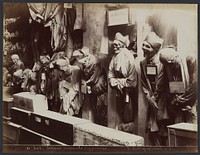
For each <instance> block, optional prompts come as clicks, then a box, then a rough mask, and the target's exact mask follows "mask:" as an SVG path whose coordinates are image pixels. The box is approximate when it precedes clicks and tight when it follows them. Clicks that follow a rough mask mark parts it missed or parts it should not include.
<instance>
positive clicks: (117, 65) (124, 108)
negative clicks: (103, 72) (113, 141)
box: [108, 48, 137, 133]
mask: <svg viewBox="0 0 200 155" xmlns="http://www.w3.org/2000/svg"><path fill="white" fill-rule="evenodd" d="M108 81H109V83H110V85H111V87H113V88H117V90H118V92H117V99H116V100H117V101H116V104H117V105H116V106H117V110H116V111H117V113H119V114H120V124H119V126H118V128H119V129H120V130H124V128H123V126H124V125H125V124H126V125H128V126H129V127H128V130H126V132H131V133H133V132H134V131H133V128H132V125H133V124H132V125H130V124H129V123H130V122H132V123H134V98H135V96H136V95H137V94H134V93H133V92H134V91H133V90H134V89H133V88H135V87H136V86H137V72H136V68H135V59H134V57H133V55H132V53H131V52H130V51H129V50H128V49H126V48H122V49H120V51H119V52H118V53H115V55H114V56H113V57H112V59H111V62H110V65H109V72H108ZM126 98H128V99H126ZM123 123H125V124H123Z"/></svg>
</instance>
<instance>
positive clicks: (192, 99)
mask: <svg viewBox="0 0 200 155" xmlns="http://www.w3.org/2000/svg"><path fill="white" fill-rule="evenodd" d="M180 59H181V61H180V64H179V66H178V67H176V65H170V64H166V65H165V68H166V70H167V77H168V80H169V81H173V78H172V76H173V75H174V70H175V69H176V70H177V71H176V72H181V74H177V75H176V79H179V80H182V82H183V83H184V85H185V93H181V94H180V93H175V94H170V99H171V100H170V103H171V107H170V111H171V113H172V118H173V119H174V123H179V122H189V123H193V122H195V121H196V117H197V109H196V105H197V70H196V59H195V58H194V57H190V56H189V57H186V58H183V57H180Z"/></svg>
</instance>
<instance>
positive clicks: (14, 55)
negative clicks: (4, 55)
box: [11, 54, 19, 60]
mask: <svg viewBox="0 0 200 155" xmlns="http://www.w3.org/2000/svg"><path fill="white" fill-rule="evenodd" d="M11 59H17V60H19V55H17V54H13V55H12V56H11Z"/></svg>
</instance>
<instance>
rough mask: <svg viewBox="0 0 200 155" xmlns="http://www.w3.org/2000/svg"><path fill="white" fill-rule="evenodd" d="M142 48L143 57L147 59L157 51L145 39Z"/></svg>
mask: <svg viewBox="0 0 200 155" xmlns="http://www.w3.org/2000/svg"><path fill="white" fill-rule="evenodd" d="M142 50H143V51H144V57H146V58H147V59H150V58H152V57H153V56H154V55H155V54H156V53H157V51H156V50H155V49H154V48H153V47H152V46H151V44H150V43H148V42H147V41H144V42H143V44H142Z"/></svg>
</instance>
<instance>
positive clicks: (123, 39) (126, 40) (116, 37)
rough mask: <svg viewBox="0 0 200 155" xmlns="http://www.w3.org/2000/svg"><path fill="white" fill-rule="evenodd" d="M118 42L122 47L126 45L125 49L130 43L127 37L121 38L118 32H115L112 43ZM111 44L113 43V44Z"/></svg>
mask: <svg viewBox="0 0 200 155" xmlns="http://www.w3.org/2000/svg"><path fill="white" fill-rule="evenodd" d="M116 40H117V41H120V42H121V43H123V44H124V45H126V46H127V47H128V46H129V44H130V41H129V36H128V35H126V36H123V35H122V34H121V33H120V32H117V33H116V34H115V40H114V42H115V41H116ZM114 42H113V43H114Z"/></svg>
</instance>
